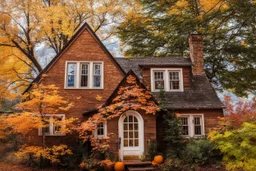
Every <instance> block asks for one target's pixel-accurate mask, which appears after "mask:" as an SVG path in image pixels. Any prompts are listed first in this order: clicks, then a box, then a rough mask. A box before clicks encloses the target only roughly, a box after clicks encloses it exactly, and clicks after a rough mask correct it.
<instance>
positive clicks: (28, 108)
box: [0, 84, 76, 164]
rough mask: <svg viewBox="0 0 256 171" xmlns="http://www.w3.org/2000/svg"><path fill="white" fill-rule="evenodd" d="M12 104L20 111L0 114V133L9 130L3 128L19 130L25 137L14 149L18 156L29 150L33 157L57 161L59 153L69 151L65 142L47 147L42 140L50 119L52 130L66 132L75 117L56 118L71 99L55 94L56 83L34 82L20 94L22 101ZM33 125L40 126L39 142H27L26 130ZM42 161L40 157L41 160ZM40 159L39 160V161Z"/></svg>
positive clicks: (56, 91) (68, 105)
mask: <svg viewBox="0 0 256 171" xmlns="http://www.w3.org/2000/svg"><path fill="white" fill-rule="evenodd" d="M16 107H17V109H18V110H20V111H21V112H20V113H17V114H11V115H7V116H2V117H5V119H4V120H3V119H2V120H1V119H0V120H1V122H2V124H1V129H0V130H1V132H2V133H5V132H6V133H9V132H8V131H7V130H11V132H14V133H21V134H22V135H23V137H24V138H27V141H26V142H27V143H26V144H25V145H24V146H23V147H22V148H21V149H20V151H19V152H18V153H17V155H18V156H24V155H28V154H30V155H31V154H32V155H33V156H34V157H35V158H37V159H39V158H41V159H49V160H50V161H51V162H59V160H58V157H59V156H61V155H65V154H72V152H71V151H70V149H68V147H67V145H64V144H61V145H58V146H53V147H49V146H47V144H46V141H45V140H46V138H47V136H46V132H47V130H48V129H49V127H50V122H51V123H53V125H54V130H55V132H59V133H62V134H67V133H70V132H71V131H72V127H73V124H72V123H73V122H74V121H75V120H76V119H75V118H65V119H60V118H59V116H58V115H57V114H58V113H59V112H60V111H67V110H69V109H70V108H71V107H72V103H69V102H68V101H67V100H65V99H64V98H63V97H62V96H61V95H60V94H59V90H58V87H56V86H55V85H47V86H46V85H43V84H34V85H33V88H32V89H31V90H30V91H29V92H27V93H25V94H24V95H23V97H22V102H21V103H19V104H18V105H16ZM49 114H50V116H49ZM2 117H1V118H2ZM35 129H37V130H38V129H40V132H41V138H42V144H41V146H40V145H38V146H31V142H29V137H30V136H29V134H30V133H31V131H32V130H35ZM43 161H44V160H41V162H43ZM41 162H40V164H42V163H41Z"/></svg>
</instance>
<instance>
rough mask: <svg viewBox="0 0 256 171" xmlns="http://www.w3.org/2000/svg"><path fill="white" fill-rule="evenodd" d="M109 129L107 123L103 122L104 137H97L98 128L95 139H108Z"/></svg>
mask: <svg viewBox="0 0 256 171" xmlns="http://www.w3.org/2000/svg"><path fill="white" fill-rule="evenodd" d="M107 129H108V127H107V121H104V122H103V130H104V135H97V128H96V130H95V131H94V137H95V138H105V137H107V134H108V131H107Z"/></svg>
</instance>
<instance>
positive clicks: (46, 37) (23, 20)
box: [0, 0, 130, 73]
mask: <svg viewBox="0 0 256 171" xmlns="http://www.w3.org/2000/svg"><path fill="white" fill-rule="evenodd" d="M129 2H130V1H129V0H122V1H115V0H97V1H96V0H89V1H85V0H72V1H62V0H53V1H52V0H44V1H41V0H40V1H39V0H24V1H19V0H1V1H0V14H1V15H0V16H1V17H0V32H1V36H3V37H4V38H5V39H7V40H6V41H1V40H0V46H9V47H16V48H17V49H19V50H20V52H22V53H23V55H24V56H25V57H26V58H27V59H28V60H29V61H30V62H31V63H32V69H33V70H34V71H35V72H36V73H38V72H40V71H42V69H43V67H42V65H41V64H40V62H39V57H38V56H37V54H36V47H37V46H38V45H40V44H45V45H47V46H48V47H49V48H52V49H53V50H54V51H55V52H56V53H58V52H60V50H61V49H62V48H63V47H64V46H65V45H66V44H67V42H68V41H69V40H70V38H71V37H72V36H73V35H74V33H75V32H76V31H77V30H78V29H79V28H80V26H81V25H82V24H84V23H85V22H88V23H89V24H90V25H91V26H92V27H93V29H94V31H95V32H97V33H99V34H100V37H101V38H102V40H105V39H107V38H108V37H109V36H111V35H112V33H113V30H111V29H107V30H105V28H106V27H108V26H111V25H115V24H116V23H117V22H118V21H119V20H120V18H121V17H122V16H123V14H124V11H122V10H121V9H122V8H121V7H125V6H126V5H129ZM103 30H104V31H105V32H106V33H107V34H101V33H100V32H102V31H103Z"/></svg>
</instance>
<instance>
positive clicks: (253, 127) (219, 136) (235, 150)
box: [209, 122, 256, 171]
mask: <svg viewBox="0 0 256 171" xmlns="http://www.w3.org/2000/svg"><path fill="white" fill-rule="evenodd" d="M209 138H210V140H211V141H213V142H214V143H216V144H217V147H218V148H219V149H220V151H221V152H222V153H223V162H224V163H225V165H226V168H227V169H228V170H244V171H254V170H255V168H256V124H255V123H249V122H244V123H243V124H242V126H241V127H239V128H238V129H235V130H226V131H225V132H222V131H217V130H216V131H212V132H210V133H209Z"/></svg>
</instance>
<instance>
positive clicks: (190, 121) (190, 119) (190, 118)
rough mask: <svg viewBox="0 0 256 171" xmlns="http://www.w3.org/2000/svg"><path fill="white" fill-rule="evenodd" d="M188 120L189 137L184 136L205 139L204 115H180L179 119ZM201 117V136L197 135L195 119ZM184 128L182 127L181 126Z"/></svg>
mask: <svg viewBox="0 0 256 171" xmlns="http://www.w3.org/2000/svg"><path fill="white" fill-rule="evenodd" d="M182 117H183V118H188V135H183V136H184V137H195V138H197V137H203V136H205V127H204V114H180V116H179V118H182ZM195 117H200V121H201V135H195V127H194V121H193V120H194V118H195ZM181 126H182V125H181Z"/></svg>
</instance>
